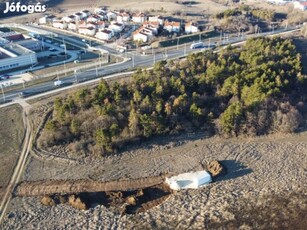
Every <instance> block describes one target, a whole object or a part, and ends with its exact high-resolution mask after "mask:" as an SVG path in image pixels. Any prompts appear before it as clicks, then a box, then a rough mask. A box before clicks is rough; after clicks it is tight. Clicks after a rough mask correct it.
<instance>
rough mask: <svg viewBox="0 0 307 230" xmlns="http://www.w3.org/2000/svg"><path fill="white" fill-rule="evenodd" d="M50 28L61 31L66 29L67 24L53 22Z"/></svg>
mask: <svg viewBox="0 0 307 230" xmlns="http://www.w3.org/2000/svg"><path fill="white" fill-rule="evenodd" d="M52 26H53V27H54V28H58V29H62V30H64V29H67V23H66V22H63V21H54V22H53V23H52Z"/></svg>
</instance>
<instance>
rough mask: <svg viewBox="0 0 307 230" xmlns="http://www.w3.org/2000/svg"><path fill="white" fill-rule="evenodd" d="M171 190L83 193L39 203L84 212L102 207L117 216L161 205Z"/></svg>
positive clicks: (153, 188)
mask: <svg viewBox="0 0 307 230" xmlns="http://www.w3.org/2000/svg"><path fill="white" fill-rule="evenodd" d="M171 194H172V190H171V189H170V188H169V187H168V186H167V185H165V184H159V185H155V186H152V187H147V188H143V189H137V190H130V191H109V192H83V193H79V194H71V195H50V196H44V197H43V198H42V199H41V203H42V204H44V205H47V206H54V205H57V204H68V205H70V206H72V207H74V208H76V209H81V210H86V209H89V208H94V207H96V206H97V205H103V206H105V207H107V208H110V209H111V210H113V211H114V212H116V213H119V214H122V215H124V214H136V213H140V212H145V211H147V210H149V209H151V208H153V207H155V206H157V205H159V204H161V203H163V202H164V201H165V200H166V199H167V198H168V197H169V196H170V195H171Z"/></svg>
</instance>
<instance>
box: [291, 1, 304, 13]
mask: <svg viewBox="0 0 307 230" xmlns="http://www.w3.org/2000/svg"><path fill="white" fill-rule="evenodd" d="M293 6H294V9H298V10H303V11H305V10H307V2H302V1H295V2H293Z"/></svg>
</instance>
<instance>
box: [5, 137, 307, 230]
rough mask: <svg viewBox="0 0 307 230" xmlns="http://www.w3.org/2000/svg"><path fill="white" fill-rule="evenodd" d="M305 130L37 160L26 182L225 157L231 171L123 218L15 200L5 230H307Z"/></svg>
mask: <svg viewBox="0 0 307 230" xmlns="http://www.w3.org/2000/svg"><path fill="white" fill-rule="evenodd" d="M306 138H307V133H299V134H294V135H275V136H264V137H260V138H239V139H223V138H219V137H212V138H205V136H204V134H202V133H194V134H184V135H179V136H169V137H162V138H157V139H152V140H151V141H148V142H145V143H142V144H140V145H139V146H136V147H135V148H134V149H132V148H130V149H129V150H127V151H126V152H124V153H123V154H121V155H118V156H113V157H109V158H105V159H101V160H94V159H93V160H91V161H90V160H89V161H88V162H86V163H83V164H74V163H71V164H69V163H67V162H63V163H61V160H55V159H54V158H53V159H49V160H40V159H38V158H31V159H30V161H29V164H28V166H27V169H26V172H25V174H24V176H23V180H27V181H36V180H44V179H63V178H65V179H84V178H88V179H95V180H100V181H110V180H118V179H122V178H126V179H128V178H132V179H133V178H144V177H152V176H159V175H160V174H163V173H167V172H171V173H174V174H178V173H183V172H187V171H194V170H199V169H201V165H202V164H204V163H206V161H210V160H212V159H217V160H220V161H221V163H222V164H223V165H224V166H225V167H226V168H227V174H226V175H224V176H221V177H218V178H217V179H216V180H215V181H214V183H212V184H209V185H208V186H205V187H203V188H201V189H198V190H186V191H179V192H176V193H174V194H172V195H171V196H169V197H168V199H166V200H165V201H164V202H162V203H160V202H159V205H157V206H155V207H154V208H151V209H149V210H147V211H145V212H142V213H137V214H134V215H128V216H122V215H120V214H119V213H118V212H114V210H113V209H112V208H107V207H106V206H104V205H99V204H98V205H96V206H92V207H91V208H90V209H89V210H87V211H80V210H76V209H74V208H72V207H70V206H67V205H64V204H59V205H57V206H53V207H46V206H43V205H42V204H41V203H40V201H39V200H38V199H37V198H34V197H33V198H32V197H24V198H18V197H16V198H14V199H13V200H12V203H11V207H10V212H9V213H8V215H7V218H6V219H5V220H4V223H3V224H2V225H1V227H2V228H4V229H6V228H8V226H10V227H13V228H15V229H17V228H20V227H25V226H26V227H27V228H28V229H33V228H36V229H37V228H47V229H50V228H56V229H71V228H74V229H83V228H86V229H96V228H99V226H105V228H106V229H109V228H116V229H132V228H133V229H153V228H154V229H204V228H205V229H215V228H222V227H225V228H226V229H238V228H241V229H255V228H257V229H267V228H270V229H280V228H282V227H283V226H284V227H286V228H288V229H291V228H296V229H304V226H305V225H304V224H305V222H304V221H305V219H306V218H303V217H305V215H306V211H307V199H306V197H307V193H306V191H307V190H306V187H307V185H306V183H304V182H305V181H306V179H307V171H306V168H307V157H306V155H307V144H306V143H307V142H306Z"/></svg>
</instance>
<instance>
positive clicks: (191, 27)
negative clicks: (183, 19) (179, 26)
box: [184, 22, 199, 34]
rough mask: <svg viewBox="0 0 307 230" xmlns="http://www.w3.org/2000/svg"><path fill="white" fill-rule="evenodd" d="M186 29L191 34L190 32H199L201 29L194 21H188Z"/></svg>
mask: <svg viewBox="0 0 307 230" xmlns="http://www.w3.org/2000/svg"><path fill="white" fill-rule="evenodd" d="M184 31H185V32H186V33H187V34H190V33H197V32H199V29H198V27H197V26H196V25H195V24H194V23H192V22H188V23H186V24H185V26H184Z"/></svg>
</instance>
